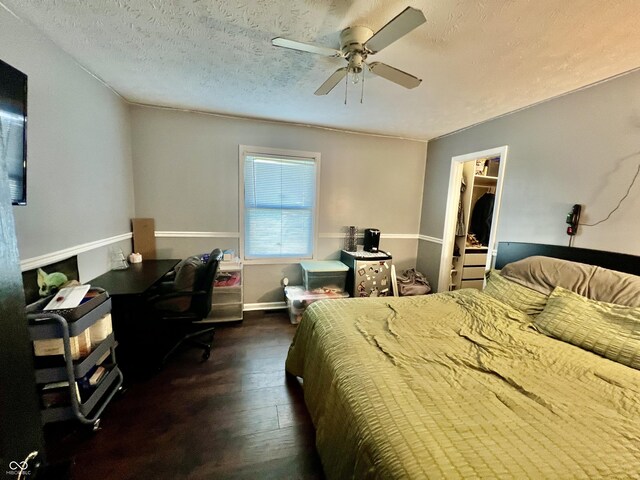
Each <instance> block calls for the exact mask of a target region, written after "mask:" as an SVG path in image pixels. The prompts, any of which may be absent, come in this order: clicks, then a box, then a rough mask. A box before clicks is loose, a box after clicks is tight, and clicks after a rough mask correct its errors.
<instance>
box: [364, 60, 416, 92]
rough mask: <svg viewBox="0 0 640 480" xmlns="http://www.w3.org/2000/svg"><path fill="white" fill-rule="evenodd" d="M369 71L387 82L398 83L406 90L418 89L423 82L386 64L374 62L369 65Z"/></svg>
mask: <svg viewBox="0 0 640 480" xmlns="http://www.w3.org/2000/svg"><path fill="white" fill-rule="evenodd" d="M369 70H371V72H373V73H375V74H376V75H378V76H379V77H382V78H386V79H387V80H389V81H391V82H393V83H397V84H398V85H400V86H401V87H404V88H416V87H417V86H418V85H420V82H422V80H421V79H420V78H418V77H414V76H413V75H411V74H409V73H407V72H403V71H402V70H398V69H397V68H393V67H390V66H389V65H387V64H386V63H381V62H373V63H371V64H370V65H369Z"/></svg>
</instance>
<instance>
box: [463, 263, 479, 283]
mask: <svg viewBox="0 0 640 480" xmlns="http://www.w3.org/2000/svg"><path fill="white" fill-rule="evenodd" d="M483 278H484V266H482V267H464V268H463V269H462V279H463V280H470V279H473V280H476V279H481V280H482V279H483Z"/></svg>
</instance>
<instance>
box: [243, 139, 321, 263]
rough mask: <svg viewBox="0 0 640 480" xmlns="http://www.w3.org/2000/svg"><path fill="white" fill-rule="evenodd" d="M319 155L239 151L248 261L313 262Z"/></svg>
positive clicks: (244, 237) (251, 149)
mask: <svg viewBox="0 0 640 480" xmlns="http://www.w3.org/2000/svg"><path fill="white" fill-rule="evenodd" d="M319 167H320V154H319V153H313V152H294V151H288V150H273V149H267V148H260V147H246V146H240V171H241V172H242V177H241V178H242V179H241V190H242V191H241V195H240V198H241V202H243V206H242V208H241V215H242V217H243V218H242V233H243V235H242V240H243V254H244V258H245V259H246V260H261V259H262V260H271V259H301V258H313V253H314V247H315V229H316V228H315V226H316V197H317V181H318V177H319V175H318V171H319Z"/></svg>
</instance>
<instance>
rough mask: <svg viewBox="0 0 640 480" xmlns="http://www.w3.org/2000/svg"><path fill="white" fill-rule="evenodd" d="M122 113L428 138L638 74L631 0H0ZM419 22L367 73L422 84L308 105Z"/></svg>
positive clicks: (383, 84)
mask: <svg viewBox="0 0 640 480" xmlns="http://www.w3.org/2000/svg"><path fill="white" fill-rule="evenodd" d="M0 2H2V3H4V4H5V5H6V6H7V7H8V8H9V9H10V10H12V11H13V12H14V13H15V14H16V15H18V16H19V17H20V18H22V19H24V20H26V21H29V22H31V23H33V24H34V25H35V26H36V27H37V28H39V29H40V30H41V31H43V32H44V33H45V34H46V35H47V36H48V37H49V38H51V39H52V40H53V41H54V42H55V43H56V44H58V45H59V46H60V47H61V48H62V49H64V50H65V51H67V52H68V53H69V54H71V55H72V56H73V57H74V58H76V59H77V61H78V62H79V63H81V64H82V65H84V66H85V67H86V68H87V69H88V70H90V71H92V72H93V73H95V74H96V75H97V76H99V77H100V78H102V79H103V80H104V81H105V82H106V83H107V84H108V85H110V86H111V87H112V88H113V89H115V90H116V91H117V92H119V93H120V94H121V95H122V96H123V97H124V98H126V99H127V100H129V101H132V102H139V103H144V104H153V105H163V106H171V107H178V108H187V109H194V110H202V111H210V112H218V113H225V114H234V115H240V116H248V117H257V118H268V119H275V120H284V121H291V122H300V123H305V124H312V125H322V126H329V127H335V128H341V129H347V130H357V131H364V132H373V133H381V134H387V135H394V136H402V137H410V138H419V139H429V138H433V137H435V136H438V135H442V134H445V133H448V132H451V131H454V130H457V129H460V128H463V127H466V126H469V125H472V124H474V123H477V122H480V121H483V120H486V119H489V118H492V117H495V116H497V115H500V114H503V113H506V112H510V111H513V110H516V109H518V108H522V107H525V106H527V105H531V104H533V103H536V102H539V101H541V100H544V99H547V98H550V97H553V96H556V95H559V94H562V93H565V92H568V91H571V90H573V89H576V88H579V87H582V86H584V85H588V84H590V83H593V82H596V81H599V80H602V79H605V78H608V77H611V76H613V75H616V74H619V73H622V72H625V71H628V70H631V69H634V68H636V67H639V66H640V8H639V7H640V4H639V2H638V0H606V1H602V0H531V1H529V0H466V1H464V0H461V1H454V0H430V1H422V0H415V1H412V2H410V3H408V2H407V1H406V0H403V1H395V0H393V1H390V0H384V1H382V0H374V1H364V0H319V1H311V0H301V1H285V0H252V1H247V0H242V1H232V0H229V1H224V2H222V1H214V0H174V1H166V0H165V1H163V0H129V1H126V0H109V1H107V0H0ZM408 5H410V6H413V7H415V8H419V9H421V10H422V11H423V12H424V14H425V16H426V18H427V23H425V24H423V25H422V26H420V27H418V28H417V29H416V30H414V31H412V32H411V33H410V34H409V35H407V36H406V37H404V38H402V39H400V40H399V41H397V42H396V43H394V44H392V45H391V46H389V47H387V48H386V49H384V50H383V51H381V52H380V53H378V54H376V55H375V56H373V57H370V60H375V61H381V62H385V63H388V64H390V65H392V66H395V67H396V68H399V69H401V70H405V71H407V72H409V73H412V74H414V75H416V76H418V77H420V78H422V79H423V82H422V85H420V86H419V87H418V88H416V89H413V90H405V89H403V88H402V87H399V86H397V85H395V84H392V83H390V82H388V81H385V80H383V79H382V78H378V77H374V76H372V75H371V76H369V77H367V78H366V82H365V91H364V103H363V104H360V103H359V100H360V90H359V87H355V86H354V87H350V90H349V102H348V104H347V105H344V92H345V89H344V86H343V85H342V84H341V85H339V86H338V87H336V88H335V89H334V90H333V91H332V92H331V93H330V94H329V95H327V96H326V97H316V96H314V95H313V92H314V91H315V90H316V88H318V86H320V84H322V82H323V81H324V80H325V79H326V78H327V77H328V76H329V75H330V74H331V73H332V72H333V71H334V70H336V69H337V68H339V67H342V66H344V60H342V59H336V58H325V57H319V56H315V55H311V54H305V53H299V52H295V51H290V50H285V49H281V48H276V47H272V46H271V43H270V40H271V38H273V37H275V36H283V37H287V38H291V39H295V40H300V41H305V42H313V43H318V44H322V45H326V46H330V47H335V48H339V41H338V36H339V32H340V31H341V30H342V29H343V28H345V27H347V26H350V25H365V26H368V27H369V28H371V29H372V30H373V31H376V30H378V29H379V28H380V27H382V26H383V25H384V24H385V23H386V22H387V21H389V20H390V19H391V18H393V17H394V16H395V15H397V14H398V13H399V12H400V11H402V10H403V9H404V8H405V7H406V6H408Z"/></svg>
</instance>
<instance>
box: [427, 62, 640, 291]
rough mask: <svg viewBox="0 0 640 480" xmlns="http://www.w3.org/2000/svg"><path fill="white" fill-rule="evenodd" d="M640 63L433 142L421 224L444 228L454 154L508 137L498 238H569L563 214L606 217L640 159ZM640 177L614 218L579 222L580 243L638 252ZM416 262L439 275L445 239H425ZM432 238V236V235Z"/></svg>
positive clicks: (559, 241) (436, 233)
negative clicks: (577, 209) (578, 208)
mask: <svg viewBox="0 0 640 480" xmlns="http://www.w3.org/2000/svg"><path fill="white" fill-rule="evenodd" d="M638 92H640V72H635V73H631V74H628V75H625V76H622V77H619V78H616V79H613V80H610V81H608V82H605V83H601V84H599V85H595V86H593V87H591V88H587V89H584V90H581V91H578V92H574V93H571V94H569V95H565V96H563V97H559V98H556V99H553V100H550V101H548V102H545V103H542V104H539V105H536V106H534V107H531V108H528V109H526V110H522V111H519V112H516V113H513V114H511V115H507V116H504V117H501V118H498V119H495V120H491V121H488V122H485V123H483V124H480V125H477V126H474V127H472V128H469V129H466V130H463V131H461V132H459V133H455V134H452V135H449V136H446V137H442V138H439V139H437V140H433V141H430V142H429V145H428V156H427V158H428V160H427V168H426V175H425V185H424V196H423V201H422V220H421V227H420V233H421V234H422V235H425V236H429V237H435V238H440V239H441V238H442V234H443V231H442V230H443V226H444V214H445V202H446V198H447V185H448V180H449V171H450V165H451V158H452V157H453V156H456V155H462V154H466V153H471V152H475V151H479V150H484V149H488V148H493V147H497V146H501V145H508V146H509V153H508V161H507V166H506V171H505V177H504V187H503V197H502V198H503V199H502V207H501V210H500V220H499V222H498V232H497V239H498V241H514V242H535V243H547V244H553V245H567V244H568V239H569V237H568V236H567V235H566V233H565V232H566V227H567V225H566V224H565V217H566V214H567V212H568V211H569V210H570V208H571V206H572V205H573V204H574V203H579V204H582V205H583V209H584V210H583V216H582V219H581V220H582V222H584V223H593V222H595V221H598V220H600V219H602V218H604V217H606V215H607V214H608V213H609V212H610V211H611V210H612V209H613V208H614V207H615V206H616V204H617V203H618V201H619V199H620V198H621V197H622V196H623V195H624V193H625V191H626V189H627V187H628V185H629V183H630V181H631V178H632V177H633V175H634V174H635V172H636V169H637V167H638V164H639V162H640V122H639V121H638V118H640V94H639V93H638ZM638 211H640V179H639V180H638V182H637V183H636V185H635V186H634V188H633V189H632V190H631V192H630V194H629V197H628V198H627V199H626V200H625V202H624V203H623V204H622V206H621V208H620V210H619V211H618V212H616V213H615V214H614V215H612V217H611V218H610V220H609V221H607V222H605V223H603V224H601V225H599V226H596V227H580V228H579V231H578V235H577V236H576V238H575V243H574V246H576V247H585V248H593V249H599V250H609V251H616V252H623V253H630V254H634V255H640V241H638V238H640V224H638V222H637V219H638V213H637V212H638ZM422 243H424V244H425V245H421V247H420V248H419V254H418V260H417V264H418V268H419V269H423V270H424V271H427V272H431V274H430V275H429V278H430V280H433V281H434V283H435V282H436V281H437V275H434V274H433V273H435V272H437V270H438V268H439V263H440V249H441V245H438V244H437V243H432V242H426V241H424V240H421V244H422ZM427 243H428V244H429V245H426V244H427Z"/></svg>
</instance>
